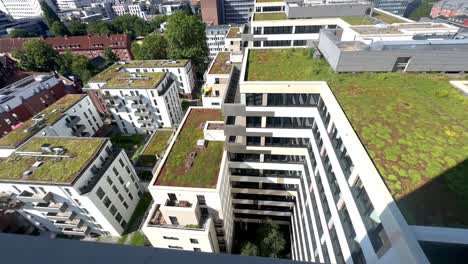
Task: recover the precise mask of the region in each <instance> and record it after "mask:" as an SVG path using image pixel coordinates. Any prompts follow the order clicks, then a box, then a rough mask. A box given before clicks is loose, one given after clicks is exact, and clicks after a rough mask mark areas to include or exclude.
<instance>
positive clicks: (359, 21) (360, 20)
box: [340, 16, 375, 26]
mask: <svg viewBox="0 0 468 264" xmlns="http://www.w3.org/2000/svg"><path fill="white" fill-rule="evenodd" d="M340 18H341V19H343V20H344V21H345V22H346V23H348V24H350V25H352V26H357V25H375V23H374V21H372V20H370V19H369V18H368V17H367V16H353V17H340Z"/></svg>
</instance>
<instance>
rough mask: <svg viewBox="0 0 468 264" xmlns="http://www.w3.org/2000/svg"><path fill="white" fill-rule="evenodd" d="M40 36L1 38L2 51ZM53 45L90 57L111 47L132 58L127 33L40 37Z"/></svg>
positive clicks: (123, 58) (57, 49)
mask: <svg viewBox="0 0 468 264" xmlns="http://www.w3.org/2000/svg"><path fill="white" fill-rule="evenodd" d="M31 39H38V38H0V53H11V52H13V50H15V49H19V48H21V47H22V46H23V43H24V42H26V41H28V40H31ZM39 39H41V40H43V41H45V42H46V43H47V44H49V45H51V46H52V47H53V48H54V49H55V50H56V51H58V52H59V53H63V52H65V51H66V50H70V51H71V52H72V53H74V54H80V55H84V56H86V57H88V58H90V59H94V58H96V57H98V56H103V55H104V49H105V48H111V49H112V51H113V52H114V53H115V54H116V55H117V57H118V58H119V60H123V61H128V60H131V59H132V54H131V51H130V47H131V41H130V37H129V36H128V35H125V34H114V35H104V36H71V37H53V38H39Z"/></svg>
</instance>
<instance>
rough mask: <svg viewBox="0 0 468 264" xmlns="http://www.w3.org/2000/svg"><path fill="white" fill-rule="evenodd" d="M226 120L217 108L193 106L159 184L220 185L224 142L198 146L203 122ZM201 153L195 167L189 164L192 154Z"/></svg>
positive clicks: (194, 164) (211, 186)
mask: <svg viewBox="0 0 468 264" xmlns="http://www.w3.org/2000/svg"><path fill="white" fill-rule="evenodd" d="M210 120H213V121H214V120H223V117H222V115H221V112H220V111H219V110H215V109H192V111H191V112H190V114H189V116H188V118H187V120H186V121H185V123H184V126H183V128H182V130H181V132H180V134H179V135H178V137H177V140H176V143H175V144H174V145H173V147H172V149H171V152H170V153H169V156H168V157H167V159H166V161H165V163H164V167H163V169H162V170H161V172H160V174H159V176H158V179H157V181H156V185H167V186H186V187H199V188H213V187H215V186H216V182H217V178H218V177H217V176H218V172H219V164H220V162H221V158H222V153H223V148H224V142H216V141H211V142H209V143H208V145H207V147H205V148H202V149H200V148H197V147H196V142H197V140H198V139H203V128H202V127H201V124H202V123H205V122H206V121H210ZM192 151H195V152H197V156H196V157H195V158H194V159H193V165H192V167H191V168H186V167H185V162H186V160H187V158H188V154H189V153H190V152H192Z"/></svg>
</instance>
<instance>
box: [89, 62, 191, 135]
mask: <svg viewBox="0 0 468 264" xmlns="http://www.w3.org/2000/svg"><path fill="white" fill-rule="evenodd" d="M139 63H141V64H144V61H142V62H139ZM150 64H151V62H150ZM130 65H133V66H135V65H137V64H135V63H133V64H130ZM179 70H180V69H179ZM89 87H90V89H95V90H99V91H100V93H101V95H102V97H103V98H104V99H105V100H106V102H107V103H108V106H109V110H110V112H111V114H112V120H113V122H115V123H116V124H117V125H118V127H119V129H120V131H121V132H122V133H124V134H136V133H152V132H155V131H156V130H157V129H158V128H159V127H173V126H175V125H177V124H179V123H180V121H181V120H182V115H183V112H182V107H181V104H180V100H179V94H178V90H177V85H176V81H174V79H173V78H172V77H171V75H170V73H168V72H166V71H164V72H158V71H156V70H153V69H151V68H145V67H144V65H142V68H139V67H138V66H135V67H132V66H130V67H127V65H126V64H122V65H121V64H116V65H114V66H111V67H109V68H108V69H106V70H105V71H103V72H101V73H100V74H99V75H97V76H95V77H94V78H92V79H91V80H90V81H89Z"/></svg>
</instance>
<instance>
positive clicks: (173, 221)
mask: <svg viewBox="0 0 468 264" xmlns="http://www.w3.org/2000/svg"><path fill="white" fill-rule="evenodd" d="M169 220H170V221H171V224H173V225H178V224H179V221H178V220H177V217H175V216H169Z"/></svg>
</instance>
